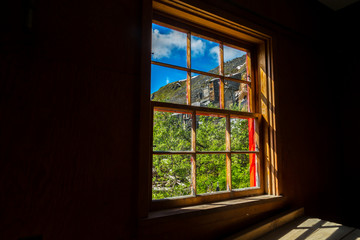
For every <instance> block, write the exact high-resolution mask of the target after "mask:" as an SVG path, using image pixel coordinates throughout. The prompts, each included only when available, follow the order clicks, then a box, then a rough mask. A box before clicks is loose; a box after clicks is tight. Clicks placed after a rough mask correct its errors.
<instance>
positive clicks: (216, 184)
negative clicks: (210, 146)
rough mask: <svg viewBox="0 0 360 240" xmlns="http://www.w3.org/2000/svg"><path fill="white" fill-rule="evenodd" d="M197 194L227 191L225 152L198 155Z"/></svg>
mask: <svg viewBox="0 0 360 240" xmlns="http://www.w3.org/2000/svg"><path fill="white" fill-rule="evenodd" d="M196 188H197V194H202V193H211V192H217V191H226V161H225V154H198V155H196Z"/></svg>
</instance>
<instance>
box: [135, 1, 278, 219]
mask: <svg viewBox="0 0 360 240" xmlns="http://www.w3.org/2000/svg"><path fill="white" fill-rule="evenodd" d="M152 21H153V22H154V23H160V25H162V26H166V24H169V26H170V28H172V29H174V27H175V28H176V27H177V28H178V29H176V30H180V31H183V32H184V30H183V29H186V31H185V32H186V33H187V34H188V33H189V32H191V33H193V32H195V33H197V34H199V35H200V36H201V37H204V36H205V37H206V39H210V40H212V41H213V39H215V42H219V41H220V45H222V44H221V43H222V42H225V43H226V45H229V46H231V45H233V46H236V48H238V49H239V47H240V49H244V50H246V52H247V53H248V55H249V57H250V58H249V59H248V61H249V63H250V64H249V66H248V67H250V71H249V75H250V79H251V81H250V82H249V81H247V80H245V79H243V80H236V79H233V78H228V77H225V76H224V74H221V72H220V74H219V75H217V74H209V73H207V72H202V71H196V70H193V69H191V65H190V64H189V62H190V60H189V59H188V60H187V67H186V68H182V67H177V66H173V65H169V64H165V63H160V62H155V61H151V63H152V64H156V65H160V66H164V67H171V68H174V69H179V70H183V71H187V73H188V74H187V84H190V79H191V75H189V72H190V69H191V71H192V72H195V73H198V74H203V75H214V76H213V77H217V78H219V79H221V80H220V83H222V84H223V83H224V80H231V81H237V82H240V83H246V84H250V88H251V92H249V93H248V98H251V99H252V101H248V102H249V104H250V103H251V106H250V109H251V112H238V111H232V110H227V109H223V107H224V105H223V104H224V103H222V104H221V103H220V104H221V105H222V108H220V109H212V108H211V109H206V108H203V107H197V106H191V105H190V104H189V105H180V106H179V105H178V104H172V103H164V102H154V101H150V100H149V99H148V100H147V101H148V102H147V104H143V106H142V108H143V109H144V108H146V107H148V109H150V112H149V111H145V113H143V114H141V115H143V116H144V114H146V113H149V116H150V117H149V116H145V117H144V118H145V119H148V120H149V122H150V125H148V127H147V128H145V130H147V132H149V135H150V138H147V139H144V141H143V142H145V140H147V141H148V142H149V145H148V147H145V148H142V149H146V150H147V152H148V153H149V154H148V157H146V156H143V158H142V159H141V160H142V161H141V162H140V166H148V168H147V169H146V168H141V167H140V169H139V171H140V174H141V175H142V176H145V177H142V178H141V179H142V180H144V181H145V182H147V184H146V185H143V184H141V183H139V201H141V202H143V201H144V200H145V201H146V202H148V203H149V204H148V205H147V204H145V205H144V206H142V207H140V208H139V215H140V216H142V217H145V216H147V214H148V213H149V211H157V210H161V209H167V208H174V207H180V206H189V205H196V204H203V203H209V202H215V201H221V200H227V199H233V198H238V197H244V196H252V195H261V194H270V195H279V194H280V192H279V183H278V167H277V166H278V165H277V155H276V137H275V136H276V128H275V113H274V106H275V104H274V83H273V77H272V52H271V49H272V48H271V44H272V38H271V37H270V36H269V35H266V34H263V33H260V32H257V31H255V30H252V29H249V28H246V27H244V26H242V25H240V24H237V23H236V22H233V21H230V20H227V19H224V18H221V17H219V16H218V15H214V14H211V13H209V12H206V11H204V10H201V9H199V8H196V7H194V6H190V5H188V4H185V3H183V2H180V1H175V0H174V1H172V0H156V1H153V16H152ZM147 26H149V24H147ZM147 36H149V35H147ZM188 41H189V34H188ZM220 49H222V48H221V47H220ZM148 50H149V49H147V52H148ZM187 51H189V49H187ZM220 55H221V54H220ZM187 56H188V57H189V54H187ZM148 59H149V58H146V61H145V62H144V64H143V65H145V64H149V60H148ZM220 62H221V65H222V64H223V61H220ZM149 65H150V64H149ZM220 69H223V66H220ZM220 71H221V70H220ZM145 72H146V71H145ZM148 73H149V71H148ZM142 80H143V82H145V81H146V80H147V81H148V85H149V84H150V76H149V74H147V76H143V77H142ZM148 85H147V88H146V89H149V86H148ZM249 95H250V96H249ZM147 96H148V94H147ZM220 99H222V101H223V100H224V97H222V98H221V97H220ZM187 102H188V103H191V97H190V93H189V94H187ZM154 109H156V110H164V111H179V110H184V111H186V112H189V113H191V114H192V116H193V118H196V113H197V112H201V113H204V112H206V113H212V114H218V115H222V116H225V117H226V118H227V123H228V124H226V125H227V134H226V137H227V138H226V139H227V140H226V146H227V148H226V149H227V150H226V151H219V152H201V153H212V154H216V153H221V154H226V155H227V156H228V155H231V154H232V153H254V154H256V155H257V168H258V170H257V171H258V174H259V175H258V176H259V179H258V184H259V186H257V187H254V188H251V189H244V190H235V191H234V190H232V189H231V185H230V186H228V191H227V192H221V193H207V194H202V195H196V196H184V197H175V198H170V199H161V200H152V181H151V177H152V167H151V166H152V155H153V154H156V155H161V154H184V153H185V154H190V155H191V156H195V155H196V154H201V153H199V152H197V151H196V148H195V147H194V146H195V144H196V143H194V142H193V143H192V149H193V151H191V152H188V151H186V152H181V151H177V152H175V151H171V152H169V151H162V152H155V151H152V131H153V129H152V124H153V118H152V117H153V111H154ZM231 116H237V117H241V118H253V119H255V120H256V121H255V122H256V125H255V126H256V132H255V139H256V142H257V143H258V146H259V149H257V150H255V151H231V149H230V148H228V146H229V145H230V142H229V140H228V138H229V136H230V135H229V134H228V132H229V131H228V130H229V126H228V125H229V123H230V121H229V118H230V117H231ZM194 122H195V121H193V123H194ZM192 129H194V128H192ZM192 134H196V133H194V131H193V133H192ZM194 149H195V150H194ZM146 160H147V161H146ZM228 161H229V160H228V157H227V162H228ZM194 164H195V162H194V161H192V169H193V170H192V175H193V174H194V171H195V170H194V169H195V167H194V166H195V165H194ZM228 166H229V164H227V167H228ZM228 174H229V171H228ZM228 174H227V178H229V175H228ZM230 177H231V175H230ZM141 179H140V180H139V181H140V182H141V181H142V180H141ZM230 182H231V181H230ZM195 186H196V185H195Z"/></svg>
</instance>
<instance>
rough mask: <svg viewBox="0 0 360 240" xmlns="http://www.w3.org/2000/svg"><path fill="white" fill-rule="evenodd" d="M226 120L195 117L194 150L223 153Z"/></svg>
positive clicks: (212, 117) (201, 116)
mask: <svg viewBox="0 0 360 240" xmlns="http://www.w3.org/2000/svg"><path fill="white" fill-rule="evenodd" d="M225 131H226V118H225V117H214V116H204V115H197V116H196V150H197V151H225V149H226V145H225Z"/></svg>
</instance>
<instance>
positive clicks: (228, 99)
mask: <svg viewBox="0 0 360 240" xmlns="http://www.w3.org/2000/svg"><path fill="white" fill-rule="evenodd" d="M248 90H249V87H248V84H245V83H238V82H234V81H229V80H224V91H225V93H224V96H225V109H229V110H236V111H242V112H249V110H250V109H249V104H248Z"/></svg>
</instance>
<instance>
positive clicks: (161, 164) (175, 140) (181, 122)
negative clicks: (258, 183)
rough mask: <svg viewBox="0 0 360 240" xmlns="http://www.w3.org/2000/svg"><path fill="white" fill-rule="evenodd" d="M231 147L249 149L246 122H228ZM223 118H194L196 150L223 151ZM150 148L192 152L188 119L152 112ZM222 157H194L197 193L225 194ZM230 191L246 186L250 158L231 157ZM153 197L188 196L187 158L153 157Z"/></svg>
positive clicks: (173, 114)
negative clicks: (151, 144) (151, 145)
mask: <svg viewBox="0 0 360 240" xmlns="http://www.w3.org/2000/svg"><path fill="white" fill-rule="evenodd" d="M230 124H231V142H232V143H231V148H232V149H233V150H248V149H249V140H248V139H249V136H248V135H249V133H248V120H247V119H231V122H230ZM225 130H226V119H225V118H224V117H214V116H202V115H198V116H197V117H196V136H197V139H196V146H197V150H198V151H223V150H225V148H226V146H225ZM153 132H154V134H153V149H154V150H155V151H189V150H191V116H190V115H187V114H176V113H168V112H159V111H155V113H154V131H153ZM225 157H226V155H225V154H197V155H196V183H197V184H196V185H197V186H196V187H197V194H202V193H209V192H215V191H217V186H218V190H219V191H226V161H225ZM231 159H232V186H233V189H240V188H245V187H249V185H250V176H249V155H248V154H232V158H231ZM152 185H153V191H152V197H153V199H162V198H168V197H176V196H185V195H190V194H191V158H190V155H186V154H184V155H158V156H157V155H154V156H153V177H152Z"/></svg>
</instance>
